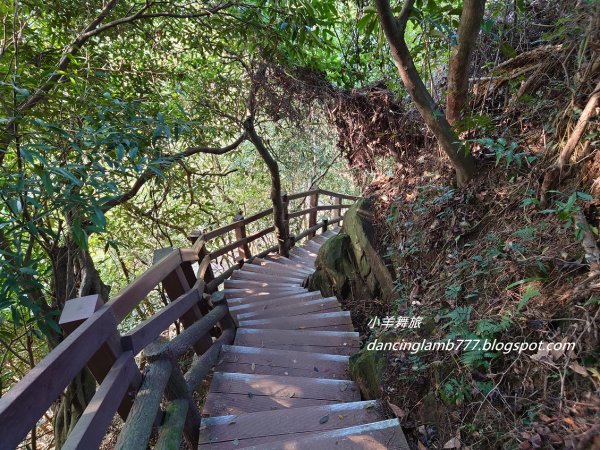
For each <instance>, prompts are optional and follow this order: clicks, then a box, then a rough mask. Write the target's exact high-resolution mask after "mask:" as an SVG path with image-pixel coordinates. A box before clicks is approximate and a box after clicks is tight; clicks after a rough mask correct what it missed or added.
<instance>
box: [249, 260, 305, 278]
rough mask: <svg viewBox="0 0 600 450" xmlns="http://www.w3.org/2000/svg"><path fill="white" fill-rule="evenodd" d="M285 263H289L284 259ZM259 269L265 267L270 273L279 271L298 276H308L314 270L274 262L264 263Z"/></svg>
mask: <svg viewBox="0 0 600 450" xmlns="http://www.w3.org/2000/svg"><path fill="white" fill-rule="evenodd" d="M286 260H287V261H289V260H288V259H287V258H286ZM260 267H265V268H266V269H269V270H271V271H275V272H281V271H285V273H294V274H299V275H305V276H306V275H310V274H312V273H313V272H314V270H312V269H310V268H308V267H305V266H300V265H296V266H294V265H292V264H291V261H290V264H280V263H279V262H275V261H266V262H264V263H263V264H262V265H261V266H260Z"/></svg>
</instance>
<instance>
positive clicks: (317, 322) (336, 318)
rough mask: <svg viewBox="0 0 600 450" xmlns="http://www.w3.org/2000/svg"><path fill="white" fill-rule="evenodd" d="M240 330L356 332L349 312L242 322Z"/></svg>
mask: <svg viewBox="0 0 600 450" xmlns="http://www.w3.org/2000/svg"><path fill="white" fill-rule="evenodd" d="M239 326H240V328H270V329H275V330H324V331H325V330H336V331H354V325H352V319H351V317H350V312H349V311H339V312H332V313H319V314H305V315H303V316H297V317H296V316H294V317H280V318H271V319H256V320H252V319H250V320H240V322H239Z"/></svg>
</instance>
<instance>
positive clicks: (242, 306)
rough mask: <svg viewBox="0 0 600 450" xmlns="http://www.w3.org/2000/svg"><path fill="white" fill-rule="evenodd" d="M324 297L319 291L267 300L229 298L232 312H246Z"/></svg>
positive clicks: (228, 302)
mask: <svg viewBox="0 0 600 450" xmlns="http://www.w3.org/2000/svg"><path fill="white" fill-rule="evenodd" d="M320 298H323V296H322V295H321V293H320V292H319V291H311V292H302V293H297V294H293V295H284V296H283V297H277V298H271V299H267V300H257V299H252V300H250V301H245V299H244V298H231V299H227V304H228V305H229V311H231V313H234V312H235V313H245V312H251V311H265V310H267V309H273V308H283V307H286V306H289V305H296V304H302V303H303V302H307V301H312V300H317V299H320Z"/></svg>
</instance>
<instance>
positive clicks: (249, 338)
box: [235, 328, 360, 353]
mask: <svg viewBox="0 0 600 450" xmlns="http://www.w3.org/2000/svg"><path fill="white" fill-rule="evenodd" d="M272 342H275V343H278V344H289V345H312V346H318V347H329V348H338V347H354V348H358V347H360V339H359V335H358V333H356V332H339V331H331V332H328V331H311V330H304V331H297V330H273V329H268V328H263V329H251V328H243V329H242V328H240V329H238V330H237V333H236V337H235V343H236V345H247V346H255V347H261V346H263V345H261V344H266V343H272ZM330 353H333V352H330Z"/></svg>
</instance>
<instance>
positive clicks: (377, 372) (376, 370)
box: [350, 349, 386, 400]
mask: <svg viewBox="0 0 600 450" xmlns="http://www.w3.org/2000/svg"><path fill="white" fill-rule="evenodd" d="M385 367H386V360H385V357H384V354H383V353H382V352H378V351H374V350H366V349H362V350H361V351H359V352H358V353H355V354H354V355H352V356H351V357H350V374H351V376H352V379H353V380H354V381H355V382H356V383H357V384H358V385H359V387H360V390H361V393H362V395H363V397H364V398H365V399H367V400H372V399H377V398H380V397H381V381H382V377H383V373H384V371H385Z"/></svg>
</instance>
